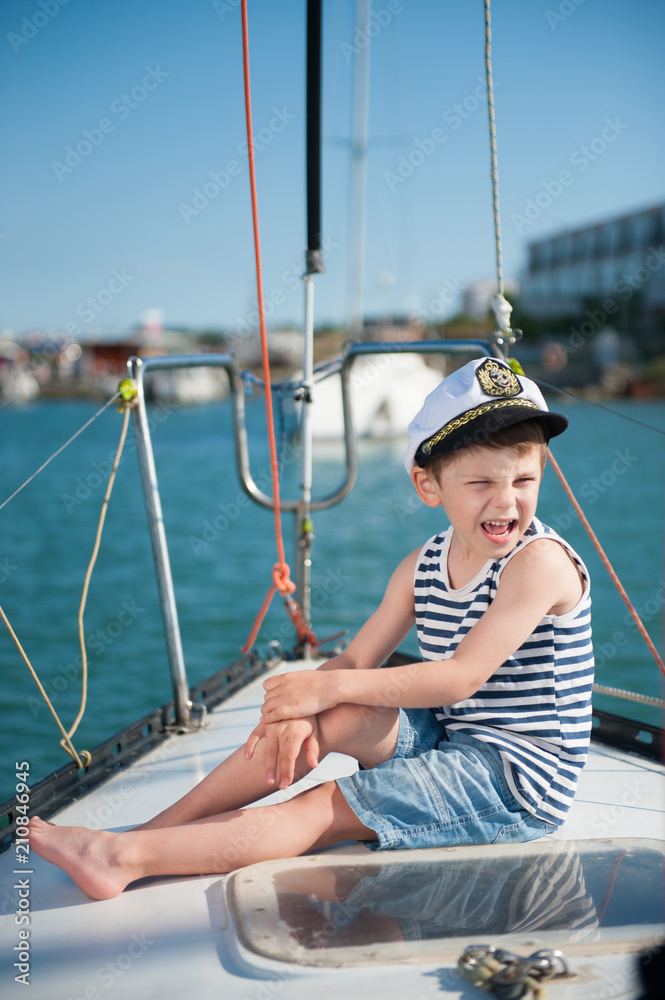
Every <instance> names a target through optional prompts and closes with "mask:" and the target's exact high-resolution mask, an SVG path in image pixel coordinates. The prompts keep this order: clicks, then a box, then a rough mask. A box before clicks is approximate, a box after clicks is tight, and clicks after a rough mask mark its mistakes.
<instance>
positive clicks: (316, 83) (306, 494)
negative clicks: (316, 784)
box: [296, 0, 323, 659]
mask: <svg viewBox="0 0 665 1000" xmlns="http://www.w3.org/2000/svg"><path fill="white" fill-rule="evenodd" d="M321 8H322V0H307V135H306V174H307V249H306V251H305V274H304V275H303V281H304V282H305V338H304V339H305V343H304V349H303V381H302V390H301V396H302V420H301V435H302V437H301V440H302V482H301V501H300V503H299V506H298V511H297V514H296V517H297V528H296V537H297V552H298V558H297V570H298V572H297V579H298V591H299V597H300V607H301V609H302V613H303V617H304V619H305V622H306V623H307V625H308V626H309V624H310V617H311V589H312V583H311V567H312V560H311V550H312V542H313V541H314V532H313V530H312V520H311V501H312V421H311V411H310V405H311V403H312V393H313V389H314V282H313V280H312V275H314V274H322V273H323V254H322V252H321V13H322V11H321ZM303 656H304V658H305V659H309V657H310V656H311V649H310V647H309V645H308V644H306V645H305V648H304V649H303Z"/></svg>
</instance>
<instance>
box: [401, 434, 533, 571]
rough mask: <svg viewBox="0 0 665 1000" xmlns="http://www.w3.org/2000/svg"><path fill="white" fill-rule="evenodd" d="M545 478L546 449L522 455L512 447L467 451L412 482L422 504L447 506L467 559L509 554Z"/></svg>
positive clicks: (419, 473)
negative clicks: (437, 470) (542, 479)
mask: <svg viewBox="0 0 665 1000" xmlns="http://www.w3.org/2000/svg"><path fill="white" fill-rule="evenodd" d="M542 474H543V468H542V448H541V447H540V446H539V445H537V444H534V445H532V446H531V447H529V448H528V450H526V451H525V453H524V454H523V455H522V456H520V455H518V454H517V452H516V451H514V450H513V449H512V448H484V447H482V445H480V446H478V447H473V448H465V449H463V450H462V451H460V453H459V455H457V456H456V457H455V458H454V459H453V460H452V461H451V462H450V464H448V465H446V466H445V467H444V468H443V469H442V470H441V472H440V474H439V478H438V481H437V479H436V478H435V476H434V475H433V474H432V473H431V472H430V471H429V470H428V469H427V468H425V469H414V470H413V473H412V478H413V481H414V484H415V486H416V489H417V490H418V494H419V496H420V498H421V500H423V501H424V503H426V504H427V505H428V506H430V507H437V506H439V504H440V505H441V506H442V507H443V509H444V510H445V512H446V514H447V515H448V519H449V520H450V523H451V524H452V526H453V528H454V529H455V534H456V537H457V541H458V543H459V544H461V545H462V548H463V550H464V553H465V554H466V555H468V556H473V555H479V556H482V557H483V559H500V558H501V557H502V556H505V555H508V553H509V552H512V550H513V549H514V548H515V546H516V545H517V543H518V541H519V540H520V538H521V537H522V535H523V534H524V532H525V531H526V529H527V528H528V527H529V525H530V524H531V521H532V520H533V517H534V515H535V513H536V505H537V503H538V490H539V488H540V481H541V478H542Z"/></svg>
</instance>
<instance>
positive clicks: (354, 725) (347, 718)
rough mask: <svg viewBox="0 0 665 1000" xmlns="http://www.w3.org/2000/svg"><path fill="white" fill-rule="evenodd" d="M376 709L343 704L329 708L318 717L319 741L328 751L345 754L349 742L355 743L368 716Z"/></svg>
mask: <svg viewBox="0 0 665 1000" xmlns="http://www.w3.org/2000/svg"><path fill="white" fill-rule="evenodd" d="M373 711H374V709H372V708H368V707H367V706H366V705H351V704H348V703H346V702H345V703H343V704H341V705H335V707H334V708H328V709H326V711H325V712H321V714H320V715H319V716H318V723H319V739H320V742H321V743H322V744H323V745H324V746H325V748H326V751H327V752H328V753H330V752H331V751H334V750H338V751H339V752H340V753H344V752H345V751H344V749H343V748H344V747H345V746H347V745H348V743H349V741H353V742H355V741H356V740H357V738H358V732H359V731H360V730H361V727H362V726H364V725H366V724H367V715H368V713H370V712H373Z"/></svg>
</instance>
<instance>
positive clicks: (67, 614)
mask: <svg viewBox="0 0 665 1000" xmlns="http://www.w3.org/2000/svg"><path fill="white" fill-rule="evenodd" d="M611 405H612V408H613V409H614V410H616V411H618V413H619V414H620V416H615V415H613V414H611V413H608V412H606V411H604V410H601V409H598V408H595V407H593V406H592V405H590V404H587V403H575V402H571V401H568V400H566V401H563V402H560V401H559V400H558V399H557V400H556V401H552V400H550V406H551V407H552V408H556V409H558V410H560V411H562V412H565V413H566V414H567V415H568V417H569V419H570V429H569V430H568V432H567V433H566V434H564V435H563V436H562V437H560V438H557V439H556V440H555V441H554V442H553V451H554V453H555V456H556V458H557V460H558V462H559V464H560V465H561V467H562V469H563V471H564V473H565V475H566V477H567V479H568V481H569V482H570V485H571V486H572V488H573V490H574V492H575V493H576V495H577V496H578V498H579V499H580V502H581V504H582V506H583V508H584V510H585V512H586V514H587V516H588V518H589V520H590V521H591V524H592V526H593V528H594V531H595V533H596V534H597V536H598V538H599V539H600V541H601V543H602V545H603V546H604V548H605V551H606V552H607V555H608V557H609V559H610V560H611V562H612V564H613V565H614V567H615V569H616V571H617V573H618V575H619V577H620V579H621V580H622V582H623V585H624V586H625V588H626V590H627V591H628V594H629V595H630V597H631V599H632V600H633V602H634V604H635V606H636V608H637V609H638V611H639V612H640V614H641V616H642V619H643V621H644V623H645V625H646V627H647V629H648V631H649V633H650V635H651V637H652V639H653V641H654V642H655V643H656V645H657V647H658V648H659V650H660V651H661V654H662V649H663V642H662V638H663V634H662V623H663V614H662V612H663V602H664V599H665V584H664V572H663V569H664V568H663V551H664V546H663V540H664V539H663V487H664V486H665V475H664V472H665V441H664V440H663V434H662V432H663V430H665V403H664V402H662V401H648V402H632V401H619V402H613V403H612V404H611ZM97 410H98V406H96V405H94V404H91V403H88V402H82V401H39V402H36V403H33V404H31V405H28V406H26V407H22V408H10V407H5V408H4V409H2V410H0V434H1V438H2V464H1V468H0V503H2V502H3V501H4V500H5V499H6V498H7V497H8V496H9V495H10V494H11V493H12V492H13V491H14V490H15V489H16V488H17V487H18V486H19V485H20V484H21V483H23V482H24V481H25V480H26V479H27V478H28V477H29V476H30V475H31V474H32V473H33V472H34V471H35V469H36V468H38V467H39V466H40V465H41V464H42V463H43V462H44V461H45V460H46V459H47V458H48V457H49V456H50V455H52V454H53V452H55V451H56V449H57V448H59V447H60V446H61V445H62V444H63V443H64V442H65V441H66V440H67V439H68V438H69V437H70V436H71V435H72V434H73V433H74V432H75V431H77V430H78V429H79V428H80V427H81V426H82V425H83V424H84V423H85V422H86V420H88V419H89V418H90V417H91V416H92V415H93V414H94V413H95V412H96V411H97ZM625 418H630V419H625ZM635 420H637V421H641V422H642V423H644V424H648V425H652V426H653V427H655V428H658V429H659V430H660V431H661V433H656V432H655V431H653V430H648V429H646V428H644V427H642V426H639V425H638V424H636V423H634V422H632V421H635ZM150 421H151V426H152V430H153V444H154V450H155V457H156V464H157V471H158V477H159V483H160V491H161V495H162V503H163V507H164V520H165V525H166V531H167V537H168V541H169V553H170V559H171V563H172V569H173V577H174V582H175V591H176V598H177V602H178V607H179V614H180V624H181V631H182V639H183V647H184V654H185V660H186V665H187V671H188V676H189V680H190V683H194V682H196V681H199V680H202V679H203V678H205V677H207V676H209V675H210V674H212V673H213V672H214V671H216V670H218V669H219V668H220V667H222V666H224V665H225V664H227V663H229V662H231V661H232V660H234V659H236V658H237V657H238V656H239V654H240V648H241V646H242V645H243V643H244V642H245V641H246V639H247V636H248V634H249V631H250V628H251V625H252V622H253V620H254V617H255V615H256V613H257V612H258V610H259V607H260V605H261V603H262V601H263V598H264V596H265V594H266V592H267V590H268V588H269V586H270V583H271V579H272V577H271V573H272V567H273V565H274V563H275V561H276V547H275V537H274V526H273V518H272V514H271V513H270V512H269V511H267V510H265V509H263V508H260V507H258V506H256V505H255V504H254V503H253V502H251V501H250V500H249V498H248V497H247V496H246V495H245V493H244V492H243V490H242V488H241V487H240V483H239V480H238V475H237V472H236V465H235V456H234V445H233V432H232V419H231V408H230V404H229V403H228V402H223V403H219V404H215V405H209V406H202V407H177V406H171V405H166V404H154V405H153V406H151V408H150ZM121 423H122V417H121V416H120V414H119V413H118V412H117V411H116V408H115V407H110V408H107V409H106V410H104V412H103V413H102V414H101V416H99V417H98V418H97V419H96V420H95V421H94V422H93V423H92V424H91V426H90V427H89V428H88V429H87V430H85V431H84V432H83V433H82V434H81V435H80V436H79V437H78V438H77V439H76V440H75V441H74V442H73V444H71V445H70V446H69V447H68V448H67V449H66V450H65V451H63V452H62V453H61V454H60V455H59V456H58V457H57V458H55V459H54V460H53V461H52V462H51V463H50V464H49V465H48V466H47V467H46V469H45V470H44V471H43V472H42V473H40V474H39V475H38V476H37V477H36V478H35V479H34V480H33V481H32V482H31V483H30V484H29V485H28V486H26V488H25V489H23V490H22V491H21V492H20V493H19V494H18V496H16V498H15V499H13V500H12V501H11V502H10V503H8V504H7V505H6V506H5V507H4V508H3V509H2V510H0V604H1V605H2V607H3V608H4V610H5V613H6V615H7V617H8V619H9V621H10V622H11V624H12V626H13V628H14V630H15V632H16V634H17V636H18V637H19V639H20V641H21V643H22V645H23V647H24V649H25V652H26V653H27V655H28V657H29V658H30V660H31V662H32V664H33V665H34V667H35V669H36V671H37V673H38V675H39V677H40V679H41V681H42V683H43V684H44V686H45V688H46V691H47V693H48V694H49V696H50V698H51V701H52V703H53V706H54V708H55V709H56V710H57V712H58V713H59V715H60V717H61V719H62V722H63V724H64V726H65V728H68V727H69V726H70V725H71V723H72V721H73V719H74V718H75V716H76V713H77V712H78V709H79V704H80V697H81V655H80V648H79V642H78V632H77V614H78V608H79V603H80V599H81V591H82V586H83V581H84V576H85V572H86V568H87V565H88V561H89V559H90V555H91V552H92V548H93V544H94V539H95V531H96V528H97V523H98V520H99V516H100V511H101V507H102V500H103V496H104V491H105V488H106V483H107V480H108V475H109V471H110V468H111V463H112V460H113V456H114V453H115V448H116V445H117V442H118V438H119V434H120V427H121ZM248 428H249V442H250V452H251V461H252V470H253V474H254V477H255V479H256V480H257V482H258V484H259V485H260V486H261V487H262V488H263V489H264V490H265V491H266V492H268V493H270V483H269V452H268V446H267V439H266V434H265V420H264V412H263V401H262V400H261V399H260V398H256V399H254V400H250V401H249V404H248ZM403 452H404V441H389V442H386V441H376V440H367V441H361V442H360V472H359V477H358V482H357V484H356V486H355V488H354V490H353V491H352V492H351V494H350V496H349V497H347V499H346V500H344V501H343V502H342V503H341V504H340V505H339V506H335V507H332V508H331V509H329V510H326V511H322V512H319V513H316V514H315V515H314V518H313V520H314V535H315V538H314V543H313V549H312V557H313V569H312V624H313V628H314V630H315V632H316V634H317V636H318V637H320V638H325V637H326V636H330V635H334V634H335V633H339V632H341V631H345V632H346V633H347V634H348V636H351V635H353V633H354V632H355V631H356V630H357V629H358V628H359V627H360V625H362V623H363V621H364V620H365V619H366V618H367V617H368V616H369V615H370V614H371V612H372V611H373V609H374V608H375V607H376V605H377V604H378V602H379V601H380V599H381V595H382V593H383V589H384V587H385V584H386V582H387V580H388V577H389V575H390V573H391V572H392V570H393V568H394V567H395V566H396V565H397V563H398V562H399V561H400V560H401V559H402V558H403V557H404V556H405V555H406V554H407V553H408V552H410V551H411V550H412V549H414V548H415V547H416V546H419V545H420V544H422V543H423V542H424V541H425V540H426V539H427V538H428V537H429V536H430V535H432V534H434V533H435V532H437V531H438V530H440V529H441V528H442V527H445V525H446V522H445V518H443V516H442V514H441V512H440V511H432V510H429V509H427V508H425V507H424V506H423V505H422V504H420V503H419V501H418V500H417V497H416V496H415V493H414V490H413V487H412V486H411V483H410V480H409V478H408V477H407V475H406V473H405V471H404V467H403V465H402V455H403ZM315 456H316V457H315V464H314V490H313V492H314V496H315V497H320V496H326V495H328V494H330V493H331V492H333V491H335V490H336V489H337V487H338V486H339V485H340V484H341V482H342V481H343V478H344V463H343V454H342V449H341V446H338V445H336V444H329V443H326V444H323V445H318V446H317V447H316V449H315ZM280 458H281V465H282V473H283V486H282V490H283V494H282V495H283V496H286V497H294V496H297V494H298V484H299V482H300V478H301V477H300V458H299V454H298V451H297V448H296V447H294V446H293V445H292V444H291V443H290V442H289V441H288V440H287V441H284V440H282V441H281V442H280ZM539 515H540V516H541V518H542V520H544V521H545V522H546V523H549V524H550V525H552V527H554V528H556V529H557V530H558V531H560V532H561V533H562V534H563V535H565V536H566V537H567V538H568V540H569V541H570V542H571V543H572V545H573V546H574V547H575V548H576V549H577V550H578V551H579V552H580V554H581V555H582V557H583V558H584V560H585V561H586V562H587V565H588V566H589V569H590V571H591V575H592V586H593V590H592V593H593V615H594V638H595V647H596V656H597V663H598V669H597V681H598V682H599V683H602V684H606V685H612V686H616V687H621V688H627V689H629V690H632V691H638V692H641V693H644V694H650V695H655V696H658V697H660V696H662V685H661V676H660V672H659V670H658V667H657V666H656V664H655V662H654V660H653V658H652V656H651V654H650V653H649V651H648V649H647V647H646V645H645V643H644V641H643V639H642V638H641V636H640V635H639V633H638V631H637V629H636V627H635V625H634V623H633V621H632V619H631V618H630V616H629V614H628V611H627V609H626V607H625V606H624V604H623V602H622V601H621V598H620V597H619V595H618V593H617V591H616V589H615V587H614V585H613V584H612V582H611V580H610V578H609V576H608V574H607V572H606V570H605V568H604V567H603V565H602V563H601V561H600V559H599V557H598V556H597V555H596V553H595V551H594V549H593V547H592V545H591V543H590V541H589V539H588V536H587V535H586V533H585V531H584V529H583V528H582V527H581V525H580V523H579V521H578V520H577V517H576V515H575V514H574V513H573V511H572V510H571V507H570V502H569V501H568V499H567V498H566V496H565V494H564V492H563V490H562V488H561V486H560V485H559V483H558V480H556V477H555V476H554V474H553V472H552V470H551V469H549V468H548V469H547V470H546V474H545V478H544V482H543V486H542V488H541V498H540V505H539ZM283 522H284V523H283V530H284V538H285V544H286V551H287V559H288V561H289V563H290V565H291V568H292V575H295V565H294V556H293V551H294V537H295V527H294V519H293V516H292V515H291V514H285V515H284V516H283ZM84 625H85V635H86V644H87V653H88V664H89V666H88V669H89V680H88V697H87V707H86V712H85V715H84V718H83V721H82V723H81V725H80V726H79V729H78V731H77V733H76V735H75V737H74V743H75V746H76V747H77V749H86V748H91V747H93V746H94V745H95V744H96V743H98V742H100V741H101V740H102V739H105V738H107V737H109V736H112V735H113V734H114V733H115V732H117V731H118V730H120V729H122V728H123V727H124V726H126V725H128V724H129V723H130V722H132V721H134V720H136V719H138V718H139V717H141V716H142V715H144V714H146V713H147V712H148V711H150V710H151V709H153V708H155V707H157V706H159V705H161V704H163V703H165V702H167V701H169V700H170V699H171V697H172V690H171V684H170V677H169V670H168V664H167V657H166V646H165V641H164V637H163V632H162V622H161V614H160V609H159V602H158V595H157V587H156V582H155V574H154V568H153V563H152V555H151V548H150V540H149V535H148V526H147V517H146V513H145V507H144V502H143V495H142V490H141V483H140V478H139V473H138V462H137V457H136V448H135V443H134V439H133V431H132V430H131V429H130V432H129V435H128V439H127V444H126V447H125V451H124V454H123V457H122V461H121V463H120V467H119V471H118V476H117V481H116V485H115V487H114V491H113V494H112V497H111V501H110V504H109V508H108V515H107V518H106V524H105V527H104V533H103V536H102V541H101V546H100V551H99V557H98V560H97V564H96V567H95V570H94V573H93V576H92V581H91V584H90V589H89V594H88V600H87V605H86V609H85V615H84ZM269 642H279V643H280V644H281V645H282V646H283V648H285V649H288V648H289V647H290V646H291V644H292V642H293V629H292V626H291V623H290V620H289V619H288V617H287V615H286V612H285V609H284V606H283V603H282V601H281V600H280V598H279V597H278V596H277V597H275V598H274V599H273V602H272V606H271V608H270V611H269V613H268V615H267V617H266V619H265V622H264V625H263V628H262V630H261V633H260V636H259V640H258V645H259V646H260V647H266V646H267V644H268V643H269ZM403 648H404V649H405V650H407V651H411V652H413V653H414V654H415V652H416V648H417V647H416V643H415V639H414V637H413V636H410V637H409V638H408V639H407V640H406V642H405V643H404V647H403ZM0 661H1V664H2V674H1V676H2V699H1V707H0V720H1V725H0V761H1V762H2V768H0V801H1V800H4V799H6V798H9V797H10V796H11V795H12V794H13V789H14V786H15V778H14V763H15V761H27V762H29V764H30V771H31V780H33V781H34V780H37V779H38V778H40V777H43V776H44V775H45V774H47V773H48V772H49V771H50V770H53V769H55V768H57V767H59V766H61V765H62V764H63V763H66V762H67V761H68V759H69V758H68V757H67V756H66V755H65V753H64V752H63V750H62V749H61V748H60V747H59V745H58V741H59V738H60V734H59V731H58V729H57V726H56V723H55V722H54V720H53V718H52V717H51V715H50V713H49V711H48V709H47V708H46V706H45V705H44V702H43V700H42V698H41V695H40V694H39V692H38V690H37V686H36V684H35V681H34V680H33V678H32V677H31V676H30V674H29V672H28V669H27V668H26V666H25V664H24V662H23V660H22V659H21V657H20V656H19V653H18V651H17V649H16V647H15V645H14V643H13V642H12V640H11V639H10V637H9V635H8V633H7V631H6V629H5V627H4V625H2V623H0ZM596 703H597V705H598V706H599V707H600V708H604V709H606V710H609V711H614V712H618V713H620V714H625V715H630V716H631V717H633V718H638V719H640V720H641V721H645V722H651V723H659V722H660V721H661V712H660V710H659V709H656V708H651V707H647V706H643V705H639V704H635V703H633V702H628V701H617V700H615V699H610V698H608V697H606V696H598V697H597V698H596ZM258 707H259V706H258V703H257V709H258Z"/></svg>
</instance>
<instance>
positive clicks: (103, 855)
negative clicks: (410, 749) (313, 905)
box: [30, 781, 377, 899]
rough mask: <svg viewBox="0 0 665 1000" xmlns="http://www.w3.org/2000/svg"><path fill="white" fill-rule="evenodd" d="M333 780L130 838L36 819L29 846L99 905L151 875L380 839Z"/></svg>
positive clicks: (215, 869)
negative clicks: (278, 798) (277, 798)
mask: <svg viewBox="0 0 665 1000" xmlns="http://www.w3.org/2000/svg"><path fill="white" fill-rule="evenodd" d="M376 839H377V838H376V834H375V832H374V831H373V830H370V829H369V828H368V827H366V826H365V825H364V824H363V823H361V821H360V820H359V819H358V817H357V816H356V815H355V813H354V812H353V810H352V809H351V807H350V806H349V805H348V803H347V802H346V799H345V798H344V796H343V795H342V793H341V792H340V790H339V788H338V787H337V784H336V783H335V782H334V781H327V782H325V783H324V784H322V785H318V786H317V787H315V788H312V789H309V790H308V791H306V792H303V793H302V794H300V795H297V796H296V797H295V798H293V799H290V800H289V801H287V802H281V803H277V804H274V805H266V806H258V807H257V808H255V809H246V810H242V809H240V810H234V811H232V812H226V813H222V814H221V815H218V816H210V817H207V818H206V819H201V820H196V821H195V822H193V823H187V824H185V825H183V826H171V827H166V828H164V829H154V830H129V831H127V832H126V833H108V832H106V831H103V830H102V831H94V830H86V829H85V828H83V827H65V826H61V827H59V826H54V825H53V824H51V823H45V822H44V821H43V820H40V819H39V818H38V817H35V818H34V819H33V820H32V822H31V824H30V843H31V847H32V849H33V850H34V851H35V853H36V854H39V855H40V857H43V858H44V859H45V860H46V861H50V862H51V863H52V864H55V865H57V866H58V867H59V868H62V869H63V870H64V871H66V872H67V873H68V874H69V875H70V877H71V878H72V879H73V880H74V881H75V882H76V884H77V885H78V886H79V887H80V888H81V889H82V890H83V891H84V892H85V893H87V894H88V895H89V896H92V898H93V899H109V898H110V897H111V896H117V895H118V894H119V893H121V892H122V890H123V889H124V888H125V886H126V885H127V884H128V883H129V882H133V881H135V880H136V879H139V878H144V877H146V876H148V875H204V874H213V873H215V874H223V873H226V872H229V871H232V870H234V869H235V868H240V867H242V866H244V865H248V864H253V863H255V862H257V861H265V860H268V859H274V858H288V857H295V856H297V855H299V854H302V853H304V852H305V851H308V850H311V849H315V850H316V849H319V848H322V847H325V846H327V845H328V844H334V843H337V842H338V841H341V840H376Z"/></svg>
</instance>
